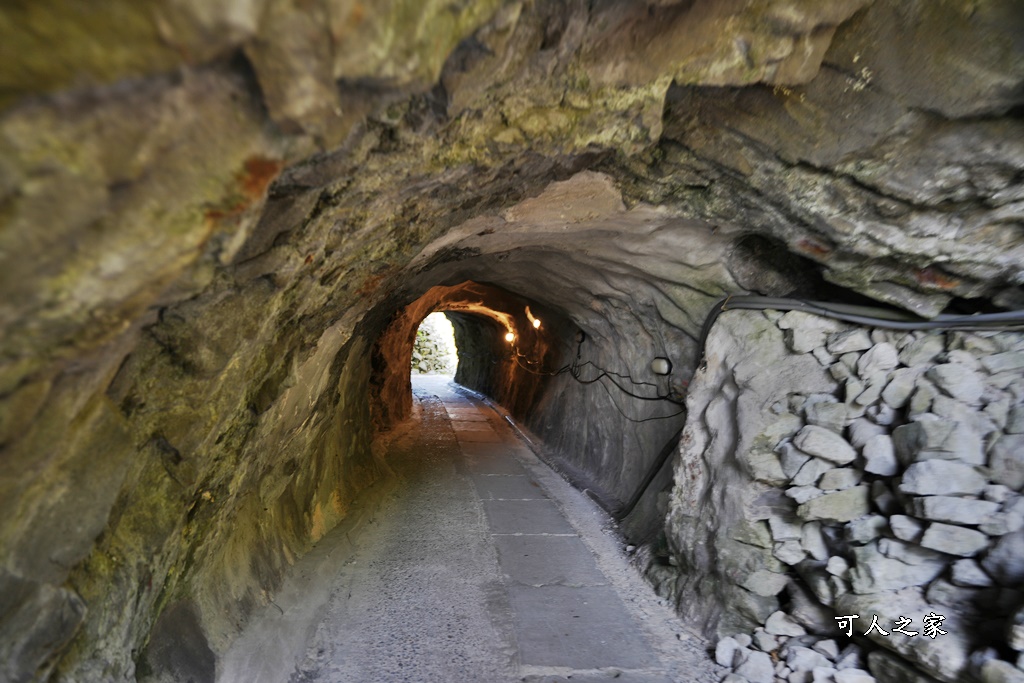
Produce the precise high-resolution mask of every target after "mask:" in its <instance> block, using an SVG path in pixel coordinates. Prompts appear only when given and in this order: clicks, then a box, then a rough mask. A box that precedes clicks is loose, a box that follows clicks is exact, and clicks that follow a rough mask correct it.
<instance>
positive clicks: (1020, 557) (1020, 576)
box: [981, 531, 1024, 586]
mask: <svg viewBox="0 0 1024 683" xmlns="http://www.w3.org/2000/svg"><path fill="white" fill-rule="evenodd" d="M981 566H982V568H983V569H984V570H985V573H987V574H988V575H989V576H991V577H992V578H993V579H994V580H995V582H996V583H998V584H999V585H1000V586H1017V585H1019V584H1020V583H1021V582H1024V531H1016V532H1014V533H1012V534H1007V535H1005V536H1003V537H1002V538H1000V539H999V540H998V541H997V542H996V544H995V547H993V548H992V549H991V550H990V551H989V553H988V554H987V555H986V556H985V557H984V559H982V561H981Z"/></svg>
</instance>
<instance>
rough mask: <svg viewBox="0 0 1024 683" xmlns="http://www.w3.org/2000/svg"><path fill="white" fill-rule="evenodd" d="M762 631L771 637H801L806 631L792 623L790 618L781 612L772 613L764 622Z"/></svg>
mask: <svg viewBox="0 0 1024 683" xmlns="http://www.w3.org/2000/svg"><path fill="white" fill-rule="evenodd" d="M764 630H765V631H767V632H768V633H770V634H772V635H773V636H787V637H795V636H803V635H807V631H806V630H805V629H804V627H803V626H801V625H800V624H798V623H796V622H795V621H793V619H792V617H790V616H789V615H788V614H786V613H785V612H782V611H775V612H772V613H771V614H770V615H769V616H768V619H767V620H766V621H765V622H764Z"/></svg>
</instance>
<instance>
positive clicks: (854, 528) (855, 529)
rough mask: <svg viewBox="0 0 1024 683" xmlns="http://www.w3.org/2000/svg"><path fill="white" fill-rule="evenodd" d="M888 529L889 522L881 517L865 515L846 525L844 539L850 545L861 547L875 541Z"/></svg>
mask: <svg viewBox="0 0 1024 683" xmlns="http://www.w3.org/2000/svg"><path fill="white" fill-rule="evenodd" d="M888 527H889V520H888V519H887V518H885V517H883V516H882V515H867V516H865V517H861V518H859V519H855V520H853V521H852V522H849V523H847V525H846V537H847V538H848V539H849V541H850V542H851V543H857V544H860V545H863V544H865V543H870V542H871V541H873V540H875V539H876V538H878V537H879V536H881V535H882V533H883V532H884V531H885V530H886V529H887V528H888Z"/></svg>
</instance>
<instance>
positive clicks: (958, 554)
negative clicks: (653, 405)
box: [648, 310, 1024, 683]
mask: <svg viewBox="0 0 1024 683" xmlns="http://www.w3.org/2000/svg"><path fill="white" fill-rule="evenodd" d="M1022 379H1024V335H1021V334H1020V333H1010V332H988V333H980V332H960V331H950V332H942V331H929V332H925V331H918V332H903V331H892V330H884V329H877V328H876V329H871V328H862V327H857V326H852V325H848V324H845V323H839V322H836V321H833V320H829V319H825V318H819V317H815V316H811V315H808V314H805V313H800V312H789V313H785V314H783V313H781V312H778V311H770V310H769V311H765V312H763V313H762V312H757V311H736V312H726V313H724V314H723V315H722V317H721V318H720V319H719V321H718V323H717V324H716V326H715V328H714V331H713V332H712V334H711V335H710V337H709V339H708V344H707V359H706V365H705V367H704V368H702V369H701V370H699V371H698V372H697V374H696V375H695V377H694V381H693V383H692V384H691V393H690V396H689V398H688V401H687V408H688V410H689V415H690V417H689V419H688V420H687V424H686V428H685V430H684V433H683V440H682V446H681V449H680V456H679V459H678V461H677V463H676V473H675V474H676V483H675V486H674V488H673V489H672V493H671V502H670V509H669V513H668V517H667V519H668V526H667V538H668V543H669V546H670V558H669V561H668V562H665V561H662V563H656V564H654V565H652V566H651V567H650V569H649V570H648V574H649V576H651V578H652V579H653V581H654V582H655V583H656V585H659V586H660V589H661V590H662V591H663V592H664V593H665V594H667V595H670V596H672V597H673V598H674V599H675V600H676V601H677V604H678V606H679V609H680V611H681V612H682V613H683V614H685V615H687V616H689V617H690V619H692V620H693V621H694V622H697V623H702V624H703V625H704V628H705V629H706V631H708V632H710V633H717V634H718V636H720V637H721V636H737V637H738V638H739V640H740V641H741V642H740V643H739V644H737V643H736V641H735V640H734V639H732V638H728V639H726V640H725V641H724V642H725V643H726V645H725V646H722V647H720V652H719V660H720V663H722V664H725V665H727V666H735V668H736V670H737V672H738V673H740V674H745V675H746V676H747V677H748V678H749V680H762V679H763V680H768V681H771V680H773V679H772V678H771V676H772V675H773V673H779V674H780V675H781V677H782V678H786V677H787V676H788V675H789V673H790V672H795V673H796V674H797V675H810V672H811V669H812V668H813V667H814V666H820V667H825V668H833V669H834V668H836V667H837V666H839V667H845V668H851V667H853V668H857V667H860V668H868V667H869V666H870V670H871V672H872V673H873V674H874V675H875V676H876V677H877V678H878V680H879V681H883V682H889V681H903V680H915V681H924V680H932V678H929V677H933V678H934V679H937V680H940V681H948V682H950V683H952V682H954V681H963V680H967V679H969V678H970V677H972V676H979V679H978V680H986V681H988V680H1003V679H1000V678H990V677H989V676H995V675H996V671H997V670H999V669H1001V668H1005V667H1010V668H1011V669H1012V668H1013V664H1014V663H1015V662H1016V657H1017V652H1016V651H1017V650H1019V649H1021V646H1022V645H1024V642H1022V641H1021V640H1020V638H1019V636H1018V635H1017V632H1016V630H1015V629H1016V628H1018V627H1017V624H1018V623H1019V616H1018V611H1019V610H1020V609H1021V607H1022V601H1024V595H1022V594H1021V593H1020V585H1021V579H1022V577H1024V574H1022V572H1024V552H1022V549H1021V543H1022V539H1024V530H1022V524H1024V515H1022V514H1021V505H1022V501H1024V498H1022V497H1021V487H1022V485H1024V475H1022V473H1021V466H1022V457H1024V448H1022V446H1024V443H1022V441H1021V439H1022V437H1021V432H1022V430H1024V423H1022V422H1021V419H1022V416H1024V394H1022ZM928 614H938V615H942V616H943V617H944V621H942V622H941V626H942V628H943V630H945V631H946V633H945V634H942V635H938V636H937V637H927V636H926V635H925V634H924V633H923V632H922V626H924V624H923V623H922V620H923V618H924V617H925V615H928ZM844 615H860V618H859V619H855V620H853V626H852V630H853V632H854V635H855V636H857V637H855V638H853V639H850V638H847V637H846V636H845V633H844V632H845V631H846V628H840V624H839V622H837V621H836V619H835V617H836V616H844ZM874 615H877V616H878V618H879V623H880V625H881V626H882V629H883V630H884V631H885V632H886V633H887V635H883V634H882V633H881V632H879V631H877V630H874V631H871V634H870V636H869V638H863V637H862V636H863V635H864V634H865V632H867V631H869V630H870V625H871V617H872V616H874ZM901 617H907V618H911V619H913V624H912V625H910V626H908V627H906V628H905V630H910V631H914V632H916V633H917V634H918V635H917V636H916V637H915V636H908V635H904V634H901V633H896V632H892V627H893V624H894V622H896V621H897V620H898V619H899V618H901ZM806 634H809V635H806ZM751 636H753V638H754V642H753V644H751V642H750V637H751ZM744 637H745V638H746V639H745V640H744ZM817 641H832V644H833V646H835V645H838V647H837V648H836V649H830V648H831V647H832V646H829V647H825V649H824V650H822V649H821V648H820V647H818V648H816V649H815V654H814V655H813V656H809V655H808V654H807V653H809V652H811V650H810V648H811V647H812V646H813V645H814V644H815V642H817ZM744 644H746V646H747V647H742V645H744ZM975 653H979V654H975ZM769 654H770V655H771V657H770V658H769ZM972 655H974V657H973V661H972ZM758 658H764V660H763V661H761V660H759V659H758ZM989 659H992V660H995V661H992V662H989V663H986V661H987V660H989ZM1007 660H1008V661H1007ZM766 662H767V669H765V666H764V665H765V663H766ZM776 662H777V664H776ZM787 666H788V668H787V669H786V670H783V667H787ZM908 667H909V670H910V671H917V672H918V673H917V674H907V673H906V671H907V670H908ZM982 667H986V675H985V676H981V674H982V671H981V669H982ZM773 670H774V671H773ZM766 672H767V674H766ZM901 672H903V673H901ZM766 675H767V678H764V677H765V676H766ZM822 675H823V674H822ZM906 676H909V678H908V677H906ZM914 676H916V677H914Z"/></svg>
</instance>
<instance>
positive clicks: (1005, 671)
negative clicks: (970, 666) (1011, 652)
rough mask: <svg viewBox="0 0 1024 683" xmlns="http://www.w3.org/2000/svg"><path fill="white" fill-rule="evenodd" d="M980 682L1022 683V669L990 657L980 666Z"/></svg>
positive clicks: (1023, 682) (1023, 679) (1023, 680)
mask: <svg viewBox="0 0 1024 683" xmlns="http://www.w3.org/2000/svg"><path fill="white" fill-rule="evenodd" d="M981 683H1024V671H1021V670H1020V669H1018V668H1017V667H1015V666H1014V665H1013V664H1010V663H1009V662H1004V661H1003V660H1001V659H990V660H988V661H987V662H985V663H984V664H983V665H982V667H981Z"/></svg>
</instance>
